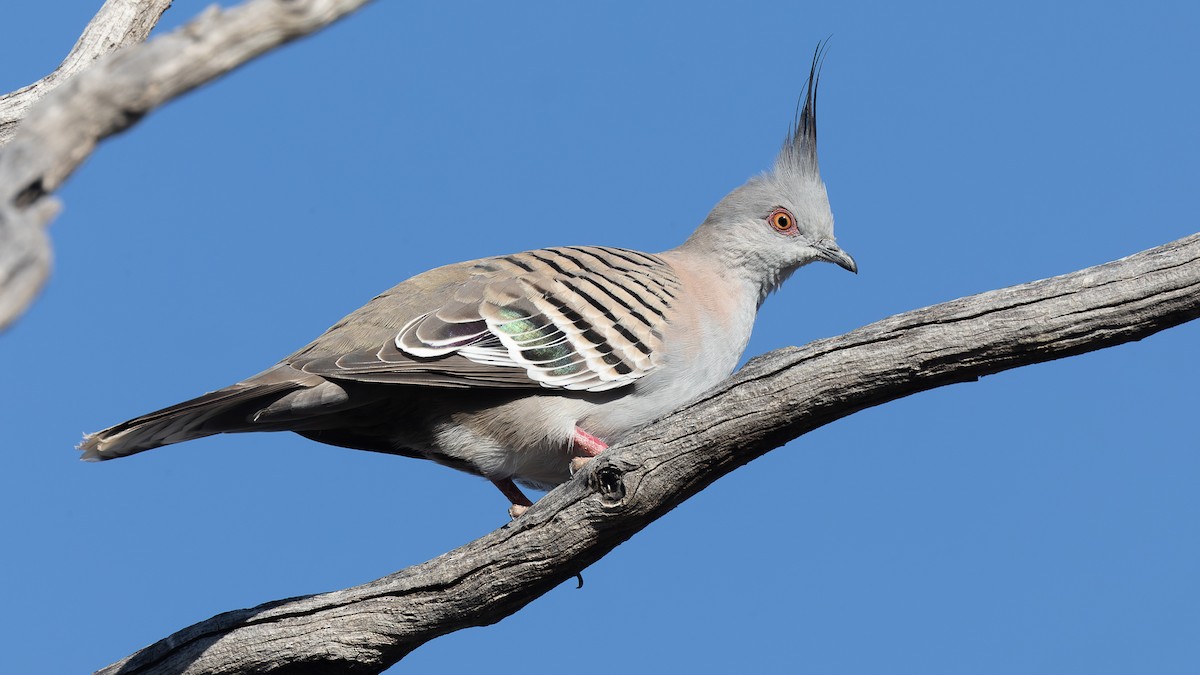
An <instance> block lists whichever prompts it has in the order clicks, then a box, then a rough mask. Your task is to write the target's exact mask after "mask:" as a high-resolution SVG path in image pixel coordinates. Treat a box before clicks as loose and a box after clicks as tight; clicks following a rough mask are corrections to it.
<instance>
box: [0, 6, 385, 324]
mask: <svg viewBox="0 0 1200 675" xmlns="http://www.w3.org/2000/svg"><path fill="white" fill-rule="evenodd" d="M367 2H369V0H250V1H249V2H246V3H245V4H242V5H238V6H236V7H232V8H230V9H226V10H221V9H218V8H217V7H215V6H213V7H210V8H209V9H207V10H206V11H204V12H203V13H202V14H200V15H199V16H198V17H196V18H195V19H193V20H192V21H191V22H189V23H188V24H187V25H185V26H182V27H181V28H179V29H178V30H175V31H173V32H171V33H168V34H166V35H162V36H160V37H156V38H154V39H153V40H150V41H148V42H144V43H142V44H140V45H136V46H132V47H129V48H126V49H122V50H120V51H117V52H115V53H112V54H109V55H108V56H105V57H104V58H101V59H99V60H98V61H96V63H95V64H93V65H92V66H91V67H89V68H86V69H83V70H82V71H81V72H79V73H78V74H77V75H75V76H73V77H70V78H69V79H65V81H63V82H62V83H61V84H60V85H59V86H58V87H57V88H55V89H54V90H53V91H51V92H50V93H48V94H46V96H45V97H43V98H42V100H41V101H39V102H38V103H37V105H36V106H34V107H33V108H31V109H30V110H29V114H28V116H27V117H26V118H25V119H24V121H23V122H21V123H20V125H19V126H17V129H16V133H15V134H14V135H13V137H12V139H11V140H10V141H9V142H8V144H7V145H4V146H3V147H2V148H0V330H2V329H3V328H5V327H6V326H8V325H9V324H10V323H11V322H12V321H13V320H14V319H16V317H17V316H19V315H20V314H21V313H22V312H24V311H25V309H26V308H27V307H28V305H29V303H30V302H32V301H33V298H34V297H35V296H36V295H37V293H38V291H39V290H40V289H41V287H42V284H43V283H44V282H45V280H46V276H47V275H48V274H49V269H50V246H49V242H48V241H47V239H46V235H45V232H44V228H45V226H46V225H47V224H48V223H49V222H50V220H51V219H53V217H54V215H55V214H56V213H57V212H58V205H57V203H56V201H55V200H54V199H53V198H52V197H50V196H49V194H50V193H51V192H53V191H54V190H56V189H58V187H59V186H60V185H61V184H62V182H63V181H64V180H66V178H67V177H68V176H69V175H71V173H72V172H74V171H75V169H76V168H78V167H79V165H80V164H82V163H83V160H85V159H87V157H88V156H89V155H90V154H91V153H92V151H93V150H94V149H95V146H96V144H97V143H98V142H99V141H100V140H102V139H104V138H107V137H108V136H111V135H113V134H116V133H118V132H120V131H123V130H125V129H127V128H129V127H130V126H132V125H133V124H135V123H136V122H137V121H138V120H139V119H141V118H142V117H143V116H144V115H145V114H146V113H148V112H150V111H152V110H154V109H155V108H157V107H159V106H161V105H162V104H164V103H166V102H167V101H170V100H171V99H174V98H176V97H178V96H181V95H183V94H185V93H187V92H189V91H191V90H192V89H195V88H196V87H199V86H200V85H202V84H205V83H207V82H210V81H212V80H214V79H216V78H218V77H220V76H221V75H224V74H225V73H227V72H229V71H230V70H233V69H234V68H237V67H238V66H240V65H242V64H244V63H246V62H247V61H250V60H251V59H253V58H255V57H257V56H260V55H262V54H263V53H265V52H268V51H270V50H272V49H274V48H276V47H279V46H280V45H283V44H285V43H287V42H290V41H292V40H295V39H296V38H299V37H302V36H304V35H308V34H309V33H312V32H314V31H316V30H319V29H321V28H323V27H325V26H327V25H329V24H331V23H333V22H334V21H336V20H338V19H340V18H342V17H344V16H346V15H347V14H350V13H351V12H353V11H355V10H357V9H358V8H360V7H362V6H363V5H365V4H366V3H367ZM124 4H126V3H119V2H115V1H110V2H109V3H108V4H106V5H105V9H108V8H109V6H110V5H114V6H117V5H121V6H123V5H124ZM142 4H147V3H142ZM114 11H115V10H114ZM101 13H104V10H103V9H102V10H101ZM160 13H161V12H160ZM156 18H157V17H156ZM93 23H94V22H93ZM88 36H89V33H88V32H87V31H85V33H84V37H85V38H87V37H88ZM83 40H84V38H80V41H81V42H83ZM89 44H90V42H89ZM77 49H78V46H77ZM74 53H75V52H74V51H73V52H72V54H74ZM80 67H82V66H80ZM56 72H57V71H56ZM22 91H25V90H24V89H23V90H20V91H18V92H14V94H12V96H16V95H17V94H20V93H21V92H22ZM0 122H3V119H0Z"/></svg>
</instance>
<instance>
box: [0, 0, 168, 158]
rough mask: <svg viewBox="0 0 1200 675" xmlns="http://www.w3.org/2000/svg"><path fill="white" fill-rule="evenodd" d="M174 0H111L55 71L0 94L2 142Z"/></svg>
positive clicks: (147, 27)
mask: <svg viewBox="0 0 1200 675" xmlns="http://www.w3.org/2000/svg"><path fill="white" fill-rule="evenodd" d="M170 6H171V0H108V2H105V3H104V6H103V7H101V8H100V11H99V12H96V16H94V17H92V20H91V22H90V23H88V25H87V27H86V28H84V29H83V34H82V35H80V36H79V40H77V41H76V42H75V46H74V47H72V48H71V52H70V53H69V54H67V58H65V59H63V62H62V63H61V64H59V66H58V67H57V68H55V69H54V72H52V73H50V74H49V75H47V76H45V77H43V78H42V79H40V80H38V81H37V82H34V83H33V84H31V85H29V86H27V87H21V88H20V89H18V90H16V91H14V92H10V93H7V94H4V95H3V96H0V145H4V144H5V143H7V142H8V141H9V140H11V139H12V137H13V134H14V133H15V132H16V129H17V123H18V122H20V121H21V120H22V119H23V118H24V117H25V113H27V112H28V111H29V107H30V106H32V105H33V104H34V102H35V101H37V100H38V99H40V98H41V97H43V96H45V95H46V94H47V93H49V92H50V90H52V89H54V88H55V87H57V86H58V85H59V84H61V83H62V82H63V81H64V80H66V79H67V78H68V77H71V76H72V75H74V74H76V73H78V72H79V71H81V70H83V69H84V68H86V67H88V66H89V65H91V64H92V62H93V61H95V60H96V59H99V58H100V57H101V56H104V55H106V54H111V53H112V52H114V51H116V50H118V49H120V48H122V47H125V46H127V45H132V44H136V43H138V42H142V41H144V40H145V39H146V37H147V36H148V35H150V31H151V29H153V28H154V26H155V25H156V24H158V19H159V17H161V16H162V14H163V12H165V11H167V8H168V7H170Z"/></svg>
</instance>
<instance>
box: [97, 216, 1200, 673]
mask: <svg viewBox="0 0 1200 675" xmlns="http://www.w3.org/2000/svg"><path fill="white" fill-rule="evenodd" d="M1197 316H1200V234H1196V235H1192V236H1190V237H1187V238H1184V239H1181V240H1178V241H1175V242H1172V243H1170V244H1166V245H1164V246H1160V247H1158V248H1155V249H1151V250H1149V251H1145V252H1142V253H1139V254H1137V255H1134V256H1130V257H1128V258H1124V259H1122V260H1119V261H1116V262H1112V263H1108V264H1105V265H1100V266H1098V267H1091V268H1088V269H1085V270H1081V271H1078V272H1074V273H1072V274H1068V275H1065V276H1061V277H1055V278H1053V279H1047V280H1043V281H1036V282H1033V283H1028V284H1023V285H1020V286H1014V287H1011V288H1005V289H1001V290H996V291H991V292H988V293H983V294H980V295H975V296H971V297H967V298H962V299H960V300H955V301H952V302H948V303H944V304H941V305H936V306H933V307H926V308H924V309H918V310H915V311H912V312H907V313H905V314H900V315H897V316H894V317H891V318H888V319H884V320H883V321H879V322H876V323H874V324H871V325H869V326H865V327H863V328H860V329H858V330H855V331H852V332H850V333H847V334H845V335H842V336H839V337H834V338H829V339H826V340H820V341H817V342H813V343H811V344H809V345H806V346H804V347H795V348H789V349H784V350H779V351H776V352H772V353H771V354H768V355H766V356H762V357H759V358H757V359H755V360H753V361H752V362H751V363H749V364H747V366H746V367H745V368H743V369H742V370H741V371H740V372H738V373H737V374H736V375H735V376H734V377H733V378H731V379H730V380H728V381H727V382H726V383H725V384H723V385H722V386H720V387H718V388H717V389H715V390H713V391H712V392H710V393H709V394H708V395H706V396H705V397H703V398H702V399H701V400H698V401H696V402H693V403H691V404H689V405H688V406H687V407H685V408H684V409H682V410H680V411H678V412H676V413H674V414H672V415H670V416H669V417H667V418H665V419H663V420H660V421H658V422H656V423H654V424H651V425H649V426H647V427H646V428H644V429H642V430H641V431H640V432H639V433H637V434H636V435H635V437H634V438H633V439H632V440H630V441H629V442H628V443H625V444H623V445H620V446H614V447H613V448H611V449H610V450H609V451H607V452H605V453H604V454H603V455H601V456H600V457H598V458H597V459H595V460H593V461H592V462H591V463H590V464H589V465H588V467H587V468H585V469H584V470H583V471H582V472H581V473H580V475H578V476H576V478H575V479H574V480H572V481H570V482H569V483H567V484H565V485H563V486H561V487H559V488H558V489H556V490H554V491H553V492H551V493H550V494H548V495H547V496H546V497H544V498H543V499H541V500H540V501H539V502H538V503H537V504H535V505H534V507H533V508H531V509H530V510H529V511H528V512H527V513H526V514H525V515H524V516H522V517H521V518H520V519H519V520H517V521H515V522H513V523H510V524H509V525H506V526H505V527H503V528H501V529H499V530H497V531H495V532H492V533H490V534H488V535H486V536H484V537H482V538H480V539H478V540H476V541H474V542H471V543H470V544H467V545H466V546H463V547H461V548H458V549H456V550H454V551H451V552H449V553H446V554H444V555H442V556H439V557H437V558H435V559H433V560H430V561H428V562H426V563H423V564H421V565H417V566H414V567H410V568H408V569H405V570H402V571H400V572H397V573H395V574H392V575H389V576H387V577H384V578H382V579H379V580H376V581H373V582H370V583H368V584H364V585H362V586H356V587H354V588H349V589H346V590H342V591H336V592H333V593H324V594H320V595H312V596H306V597H301V598H294V599H290V600H280V601H277V602H271V603H267V604H264V605H260V606H258V607H255V608H252V609H246V610H238V611H233V612H228V613H225V614H221V615H218V616H216V617H213V618H211V619H209V620H207V621H202V622H200V623H198V624H195V625H193V626H191V627H189V628H185V629H184V630H181V631H179V632H178V633H175V634H174V635H171V636H170V637H168V638H166V639H164V640H162V641H160V642H158V643H156V644H154V645H151V646H150V647H147V648H146V649H143V650H142V651H140V652H137V653H136V654H134V655H132V656H131V657H129V658H127V659H125V660H123V661H121V662H119V663H117V664H114V665H112V666H109V667H108V668H105V669H103V670H102V671H100V672H101V673H105V674H108V675H115V674H117V673H121V674H125V675H128V674H131V673H146V674H149V673H159V674H164V673H189V674H198V673H267V672H270V673H276V674H279V673H314V672H322V673H331V672H337V673H378V672H380V671H382V670H383V669H385V668H387V667H388V666H389V665H391V664H392V663H395V662H396V661H398V660H399V659H401V658H402V657H403V656H404V655H405V654H407V653H408V652H410V651H412V650H413V649H415V648H417V647H418V646H420V645H421V644H423V643H425V642H426V641H428V640H430V639H433V638H435V637H437V636H439V635H444V634H446V633H449V632H452V631H455V630H458V629H460V628H466V627H469V626H481V625H487V624H491V623H495V622H496V621H499V620H500V619H502V618H503V617H505V616H508V615H510V614H512V613H514V612H516V611H517V610H519V609H520V608H521V607H523V606H524V605H526V604H527V603H529V602H530V601H532V600H533V599H535V598H537V597H538V596H540V595H542V594H543V593H545V592H546V591H548V590H549V589H551V588H553V587H554V586H556V585H557V584H559V583H561V582H562V581H564V580H566V579H569V578H571V577H572V576H573V575H574V574H576V573H577V572H579V571H580V570H582V569H584V568H585V567H587V566H588V565H590V564H591V563H593V562H595V561H596V560H598V559H600V558H601V557H602V556H604V555H605V554H606V553H608V552H609V551H610V550H612V549H613V548H615V547H616V546H617V545H619V544H620V543H621V542H623V541H625V540H626V539H628V538H629V537H630V536H632V535H633V534H635V533H636V532H638V531H639V530H641V529H642V528H644V527H646V525H648V524H649V523H651V522H653V521H654V520H655V519H657V518H658V517H660V516H662V515H663V514H665V513H666V512H668V511H670V510H671V509H673V508H674V507H675V506H677V505H679V504H680V503H682V502H683V501H684V500H686V499H687V498H688V497H690V496H692V495H694V494H696V493H697V492H699V491H700V490H702V489H703V488H704V487H706V486H707V485H709V484H711V483H712V482H713V481H715V480H716V479H717V478H720V477H721V476H723V475H725V474H727V473H729V472H731V471H732V470H734V469H736V468H737V467H739V466H741V465H743V464H745V463H747V462H749V461H750V460H752V459H754V458H756V457H759V456H761V455H763V454H765V453H766V452H768V451H769V450H771V449H772V448H775V447H778V446H779V445H782V444H783V443H785V442H787V441H788V440H790V439H792V438H795V437H797V436H800V435H802V434H804V433H806V432H808V431H811V430H812V429H815V428H817V427H820V426H822V425H824V424H828V423H829V422H831V421H833V420H836V419H839V418H841V417H845V416H846V415H849V414H851V413H854V412H856V411H858V410H862V409H864V408H867V407H870V406H874V405H878V404H880V403H884V402H887V401H891V400H894V399H897V398H900V397H903V396H907V395H909V394H913V393H916V392H919V391H925V390H928V389H932V388H935V387H939V386H941V385H944V384H950V383H953V382H964V381H969V380H974V379H977V378H979V377H981V376H983V375H988V374H992V373H997V372H1000V371H1003V370H1007V369H1010V368H1016V367H1018V366H1022V365H1028V364H1032V363H1038V362H1042V361H1048V360H1052V359H1057V358H1062V357H1066V356H1072V355H1075V354H1081V353H1083V352H1088V351H1093V350H1097V349H1101V348H1104V347H1109V346H1112V345H1116V344H1120V343H1124V342H1129V341H1133V340H1140V339H1141V338H1144V337H1146V336H1148V335H1151V334H1153V333H1156V332H1158V331H1160V330H1163V329H1165V328H1169V327H1171V326H1175V325H1178V324H1180V323H1183V322H1185V321H1189V320H1191V319H1194V318H1196V317H1197Z"/></svg>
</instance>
